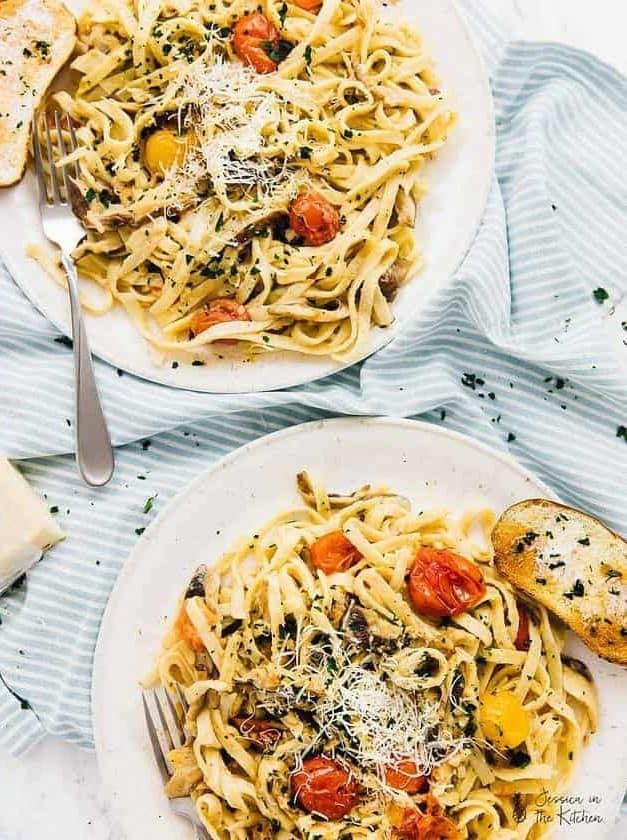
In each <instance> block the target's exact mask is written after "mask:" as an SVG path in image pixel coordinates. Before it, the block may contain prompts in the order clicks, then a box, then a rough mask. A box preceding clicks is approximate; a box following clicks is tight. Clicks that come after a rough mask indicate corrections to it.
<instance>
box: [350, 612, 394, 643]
mask: <svg viewBox="0 0 627 840" xmlns="http://www.w3.org/2000/svg"><path fill="white" fill-rule="evenodd" d="M342 626H343V627H344V628H345V629H346V630H347V631H348V632H350V633H352V635H353V636H354V638H355V639H356V640H357V641H359V642H360V643H361V644H365V643H366V642H367V641H369V640H370V638H373V639H383V640H385V641H396V640H397V639H399V638H400V637H401V636H402V634H403V628H402V627H401V626H400V625H398V624H393V623H392V622H391V621H388V620H387V619H386V618H384V617H383V616H381V615H379V613H378V612H377V611H376V610H371V609H369V608H367V607H362V606H361V605H357V604H356V603H355V602H353V604H351V606H350V607H349V609H348V610H347V611H346V613H345V615H344V619H343V621H342Z"/></svg>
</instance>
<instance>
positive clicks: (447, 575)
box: [408, 546, 486, 618]
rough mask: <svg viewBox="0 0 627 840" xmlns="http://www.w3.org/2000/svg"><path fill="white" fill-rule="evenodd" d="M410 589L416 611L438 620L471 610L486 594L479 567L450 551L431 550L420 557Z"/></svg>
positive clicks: (428, 549) (426, 547)
mask: <svg viewBox="0 0 627 840" xmlns="http://www.w3.org/2000/svg"><path fill="white" fill-rule="evenodd" d="M408 589H409V597H410V598H411V600H412V603H413V605H414V607H415V608H416V610H417V611H418V612H421V613H424V614H425V615H429V616H432V617H436V618H438V617H440V618H441V617H444V616H451V615H459V614H460V613H462V612H464V611H465V610H469V609H470V608H471V607H474V605H475V604H476V603H477V601H479V600H480V599H481V598H482V597H483V595H484V594H485V591H486V587H485V583H484V582H483V575H482V574H481V569H480V568H479V567H478V566H477V565H476V564H475V563H472V562H471V561H470V560H466V558H465V557H461V556H460V555H459V554H455V553H454V552H452V551H448V549H441V548H430V547H428V546H423V547H422V548H421V549H419V551H418V553H417V554H416V557H415V559H414V564H413V566H412V568H411V571H410V573H409V583H408Z"/></svg>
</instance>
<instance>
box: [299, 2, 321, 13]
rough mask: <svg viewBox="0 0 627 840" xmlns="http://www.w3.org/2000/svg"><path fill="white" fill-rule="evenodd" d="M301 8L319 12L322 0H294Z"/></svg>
mask: <svg viewBox="0 0 627 840" xmlns="http://www.w3.org/2000/svg"><path fill="white" fill-rule="evenodd" d="M294 2H295V4H296V5H297V6H298V7H299V9H304V10H305V11H306V12H319V11H320V7H321V6H322V0H294Z"/></svg>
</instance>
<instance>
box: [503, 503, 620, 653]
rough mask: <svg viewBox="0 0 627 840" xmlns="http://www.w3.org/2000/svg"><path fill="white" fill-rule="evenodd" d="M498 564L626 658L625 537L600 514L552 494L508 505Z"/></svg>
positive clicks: (583, 634)
mask: <svg viewBox="0 0 627 840" xmlns="http://www.w3.org/2000/svg"><path fill="white" fill-rule="evenodd" d="M492 543H493V546H494V554H495V562H496V566H497V568H498V570H499V572H500V573H501V574H502V575H503V577H505V578H507V580H509V581H510V582H511V583H512V584H513V585H514V586H516V587H518V588H519V589H521V590H522V591H523V592H525V593H527V595H529V596H530V597H531V598H533V599H535V600H536V601H537V602H538V603H540V604H542V605H543V606H545V607H546V608H547V609H549V610H551V612H553V613H555V615H556V616H558V617H559V618H560V619H562V621H564V622H565V623H566V624H567V625H568V626H569V627H570V628H571V630H573V631H574V632H575V633H576V634H577V635H578V636H579V638H580V639H581V640H582V641H583V642H584V643H585V644H586V645H587V646H588V647H589V648H590V649H591V650H593V651H594V652H595V653H597V654H598V655H599V656H602V657H603V658H604V659H608V660H610V661H611V662H617V663H620V664H627V542H626V541H625V540H624V539H623V538H622V537H620V536H618V534H615V533H614V532H613V531H611V530H610V529H609V528H607V527H606V526H605V525H603V524H602V523H601V522H599V520H598V519H595V518H594V517H593V516H589V515H588V514H586V513H583V512H582V511H580V510H576V509H574V508H570V507H566V506H565V505H560V504H557V503H556V502H551V501H548V500H546V499H528V500H527V501H524V502H519V503H518V504H515V505H513V506H512V507H510V508H508V509H507V510H506V511H505V512H504V513H503V514H502V516H501V517H500V519H499V520H498V522H497V523H496V525H495V526H494V530H493V532H492Z"/></svg>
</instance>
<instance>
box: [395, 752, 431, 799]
mask: <svg viewBox="0 0 627 840" xmlns="http://www.w3.org/2000/svg"><path fill="white" fill-rule="evenodd" d="M385 781H386V784H388V785H389V786H390V787H392V788H394V789H395V790H404V791H406V792H407V793H409V794H410V795H412V796H413V794H414V793H422V792H423V791H424V790H425V788H426V787H427V779H426V776H421V775H419V773H418V768H417V767H416V762H415V761H412V760H411V759H403V760H402V761H399V762H397V763H396V764H395V765H394V767H386V768H385Z"/></svg>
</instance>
